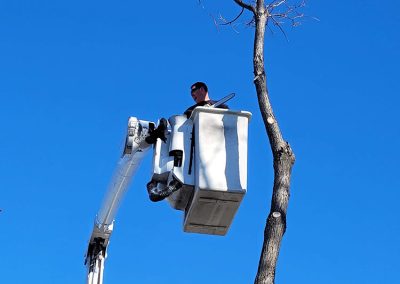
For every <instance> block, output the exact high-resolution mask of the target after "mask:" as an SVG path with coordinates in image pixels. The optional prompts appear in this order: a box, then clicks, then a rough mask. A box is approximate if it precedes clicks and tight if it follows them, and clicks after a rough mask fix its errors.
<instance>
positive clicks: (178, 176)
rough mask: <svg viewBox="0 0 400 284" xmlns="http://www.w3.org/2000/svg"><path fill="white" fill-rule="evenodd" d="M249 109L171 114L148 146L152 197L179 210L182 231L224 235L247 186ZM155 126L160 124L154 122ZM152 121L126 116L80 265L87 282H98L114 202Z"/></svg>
mask: <svg viewBox="0 0 400 284" xmlns="http://www.w3.org/2000/svg"><path fill="white" fill-rule="evenodd" d="M250 118H251V113H249V112H246V111H234V110H229V109H219V108H213V107H197V108H195V109H194V110H193V112H192V114H191V117H190V118H187V117H186V116H185V115H175V116H172V117H170V118H169V119H168V124H167V125H166V127H165V129H164V128H162V130H163V131H162V132H163V135H162V136H163V140H164V141H165V142H163V141H162V140H161V139H156V142H155V143H154V145H153V150H154V151H153V166H152V172H151V180H150V182H149V183H148V184H147V190H148V192H149V197H150V199H151V200H153V201H159V200H162V199H164V198H166V199H167V200H168V202H169V203H170V205H171V206H172V207H173V208H174V209H177V210H182V211H184V218H183V229H184V231H185V232H192V233H203V234H212V235H225V234H226V233H227V231H228V229H229V227H230V225H231V223H232V221H233V218H234V215H235V213H236V211H237V209H238V208H239V205H240V203H241V201H242V199H243V196H244V195H245V193H246V190H247V147H248V146H247V140H248V123H249V120H250ZM157 129H160V123H159V127H158V128H157ZM153 131H155V124H154V123H152V122H149V121H142V120H138V119H137V118H134V117H131V118H130V119H129V121H128V133H127V136H126V142H125V147H124V151H123V154H122V156H121V159H120V161H119V163H118V165H117V169H116V172H115V174H114V177H113V180H112V182H111V184H110V186H109V189H108V192H107V194H106V197H105V199H104V202H103V205H102V207H101V208H100V210H99V212H98V214H97V216H96V219H95V223H94V227H93V231H92V235H91V238H90V240H89V246H88V251H87V253H86V258H85V264H86V265H87V269H88V278H87V283H88V284H101V283H103V270H104V261H105V257H106V250H107V246H108V244H109V239H110V236H111V233H112V230H113V222H114V219H115V216H116V212H117V209H118V206H119V204H120V202H121V200H122V199H123V196H124V193H125V191H126V190H127V188H128V185H129V181H130V180H131V178H132V177H133V176H134V173H135V171H136V169H137V167H138V166H139V164H140V162H141V160H142V159H143V157H144V156H145V154H146V152H147V151H148V150H149V149H150V148H151V144H149V142H148V141H150V140H147V139H146V138H148V137H149V136H151V133H152V132H153Z"/></svg>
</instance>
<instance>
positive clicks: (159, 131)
mask: <svg viewBox="0 0 400 284" xmlns="http://www.w3.org/2000/svg"><path fill="white" fill-rule="evenodd" d="M190 93H191V95H192V98H193V100H194V101H195V102H196V104H194V105H192V106H191V107H189V108H188V109H187V110H185V112H184V114H185V115H186V117H187V118H189V117H190V115H191V114H192V111H193V110H194V109H195V108H196V107H198V106H211V105H213V104H214V103H215V101H213V100H211V99H210V97H209V95H208V87H207V85H206V84H205V83H203V82H196V83H194V84H193V85H192V86H191V87H190ZM218 108H224V109H228V108H229V107H228V106H227V105H226V104H221V105H219V106H218ZM167 126H168V123H167V120H166V119H165V118H161V119H160V123H159V126H158V127H157V128H156V129H152V130H150V131H151V132H150V136H149V137H147V138H146V142H147V143H149V144H154V143H156V141H157V138H160V139H161V140H162V141H164V142H165V141H166V138H165V134H164V132H165V130H166V129H167Z"/></svg>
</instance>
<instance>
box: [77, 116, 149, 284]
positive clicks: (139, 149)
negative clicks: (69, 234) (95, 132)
mask: <svg viewBox="0 0 400 284" xmlns="http://www.w3.org/2000/svg"><path fill="white" fill-rule="evenodd" d="M150 129H154V124H153V123H152V122H148V121H142V120H138V119H137V118H135V117H130V118H129V120H128V133H127V135H126V140H125V147H124V151H123V153H122V156H121V158H120V160H119V161H118V164H117V168H116V170H115V173H114V176H113V179H112V181H111V184H110V186H109V188H108V190H107V193H106V196H105V198H104V201H103V205H102V206H101V207H100V210H99V211H98V213H97V215H96V219H95V222H94V225H93V231H92V235H91V237H90V240H89V246H88V250H87V253H86V256H85V264H86V266H87V273H88V274H87V283H88V284H102V283H103V270H104V261H105V258H106V250H107V246H108V243H109V241H110V237H111V234H112V231H113V226H114V218H115V215H116V214H117V210H118V207H119V205H120V203H121V201H122V199H123V197H124V194H125V192H126V191H127V189H128V186H129V183H130V181H131V179H132V177H133V175H134V174H135V172H136V170H137V168H138V166H139V164H140V162H141V161H142V159H143V158H144V156H145V154H146V152H147V150H148V149H149V148H150V146H151V145H150V144H148V143H147V142H146V141H145V140H146V138H147V137H148V136H149V132H150Z"/></svg>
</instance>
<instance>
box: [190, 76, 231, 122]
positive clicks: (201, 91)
mask: <svg viewBox="0 0 400 284" xmlns="http://www.w3.org/2000/svg"><path fill="white" fill-rule="evenodd" d="M190 92H191V95H192V98H193V100H194V101H195V102H196V104H194V105H192V106H191V107H190V108H188V109H187V110H186V111H185V112H184V114H185V115H186V116H187V118H189V117H190V115H191V114H192V111H193V110H194V109H195V108H196V107H198V106H211V105H213V104H214V103H216V102H215V101H213V100H210V97H209V95H208V87H207V85H206V84H205V83H203V82H196V83H194V84H193V85H192V86H191V87H190ZM218 108H225V109H227V108H228V106H227V105H225V104H221V105H219V106H218Z"/></svg>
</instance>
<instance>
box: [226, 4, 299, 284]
mask: <svg viewBox="0 0 400 284" xmlns="http://www.w3.org/2000/svg"><path fill="white" fill-rule="evenodd" d="M233 1H234V2H235V3H236V4H237V5H239V6H240V7H241V8H242V10H241V12H240V14H239V15H238V16H237V17H235V18H234V19H233V20H231V21H226V20H224V19H222V20H223V23H224V24H232V23H233V22H235V21H236V20H237V19H238V18H239V17H240V16H241V15H242V13H243V11H244V10H248V11H250V12H251V13H252V20H251V22H250V23H251V24H254V26H255V37H254V53H253V67H254V85H255V87H256V91H257V97H258V103H259V107H260V111H261V115H262V118H263V121H264V125H265V129H266V132H267V135H268V138H269V142H270V146H271V150H272V154H273V167H274V185H273V193H272V201H271V210H270V213H269V215H268V218H267V220H266V226H265V230H264V242H263V248H262V252H261V256H260V261H259V266H258V272H257V276H256V279H255V282H254V283H255V284H261V283H263V284H264V283H268V284H272V283H274V282H275V269H276V263H277V259H278V255H279V250H280V245H281V241H282V237H283V235H284V233H285V231H286V212H287V207H288V202H289V195H290V191H289V188H290V178H291V171H292V167H293V164H294V161H295V155H294V153H293V151H292V148H291V147H290V145H289V143H288V142H286V141H285V140H284V139H283V136H282V132H281V130H280V129H279V125H278V122H277V120H276V118H275V115H274V112H273V110H272V106H271V102H270V99H269V92H268V87H267V76H266V72H265V67H264V39H265V29H266V27H269V25H268V24H272V25H273V26H276V27H277V28H278V29H280V30H281V31H282V32H283V33H285V32H284V30H283V29H282V26H281V25H282V24H283V23H284V22H290V23H291V24H292V25H294V26H295V25H297V24H298V23H299V22H298V19H299V18H301V17H303V14H300V13H299V12H298V8H300V7H302V6H304V2H302V3H300V4H298V5H290V4H288V3H287V0H275V1H272V2H271V3H269V4H266V3H265V2H264V0H256V1H255V2H254V3H251V4H250V3H245V2H243V1H241V0H233ZM285 36H286V35H285Z"/></svg>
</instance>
